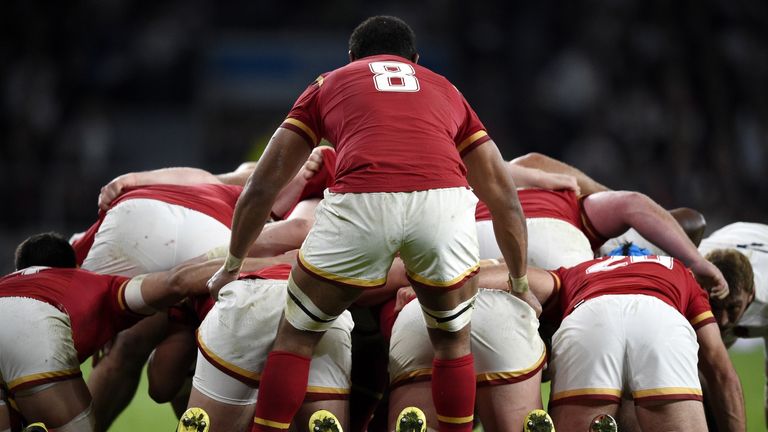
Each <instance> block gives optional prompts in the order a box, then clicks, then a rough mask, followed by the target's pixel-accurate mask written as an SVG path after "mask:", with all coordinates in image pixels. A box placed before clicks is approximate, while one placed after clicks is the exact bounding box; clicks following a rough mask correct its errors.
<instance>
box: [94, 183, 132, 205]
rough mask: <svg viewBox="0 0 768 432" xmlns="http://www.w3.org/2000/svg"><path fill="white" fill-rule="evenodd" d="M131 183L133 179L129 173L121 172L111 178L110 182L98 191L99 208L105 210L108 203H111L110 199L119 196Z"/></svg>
mask: <svg viewBox="0 0 768 432" xmlns="http://www.w3.org/2000/svg"><path fill="white" fill-rule="evenodd" d="M132 185H133V181H132V180H131V176H130V175H129V174H123V175H121V176H119V177H115V178H114V179H112V181H111V182H109V183H107V184H106V185H105V186H103V187H102V188H101V192H100V193H99V209H100V210H104V211H107V210H108V209H109V205H110V204H112V201H114V200H115V198H117V197H119V196H120V194H122V193H123V190H124V189H125V188H127V187H130V186H132Z"/></svg>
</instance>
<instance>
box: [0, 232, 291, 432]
mask: <svg viewBox="0 0 768 432" xmlns="http://www.w3.org/2000/svg"><path fill="white" fill-rule="evenodd" d="M277 262H278V260H277V259H269V260H265V259H258V260H255V259H249V260H248V262H247V264H246V265H247V266H248V267H249V268H248V269H247V270H258V269H260V268H263V267H265V266H267V265H270V264H275V263H277ZM15 265H16V269H17V271H16V272H14V273H11V274H10V275H7V276H5V277H3V278H2V279H0V316H2V317H3V325H2V326H0V376H1V377H2V382H3V384H2V387H4V388H5V389H7V392H8V394H7V397H9V398H13V399H14V401H15V403H16V406H18V408H19V411H20V412H21V414H22V415H23V416H24V417H25V418H26V419H27V420H30V421H42V422H44V423H45V424H46V425H47V426H49V427H52V428H54V429H55V430H58V431H92V430H95V421H96V420H95V418H94V414H93V412H92V408H91V395H90V392H89V391H88V388H87V387H86V385H85V383H84V381H83V379H82V374H81V372H80V363H81V362H83V361H84V360H85V359H87V358H88V357H90V356H91V355H93V354H94V352H95V351H96V350H97V349H99V348H100V347H101V346H102V345H104V344H105V343H106V342H107V341H108V340H110V339H111V338H112V337H114V336H115V335H116V334H117V333H118V332H119V331H121V330H123V329H125V328H128V327H130V326H132V325H134V324H136V323H137V322H138V321H140V320H141V319H142V318H143V317H145V316H147V315H150V314H152V313H154V312H155V311H157V310H159V309H163V308H166V307H168V306H170V305H172V304H174V303H176V302H178V301H179V300H181V299H183V298H185V297H186V296H188V295H195V294H201V293H205V292H207V288H206V287H205V281H206V280H207V279H208V278H209V277H210V275H211V274H213V271H214V270H215V269H216V268H218V267H219V266H220V263H219V262H216V261H212V262H208V263H203V264H196V265H183V266H178V267H176V268H174V269H173V270H171V271H167V272H157V273H148V274H143V275H137V276H135V277H133V278H128V277H123V276H114V275H98V274H95V273H92V272H89V271H86V270H81V269H78V268H76V258H75V252H74V250H73V249H72V247H71V246H70V244H69V243H68V242H67V240H66V239H64V238H63V237H61V236H59V235H56V234H53V233H45V234H38V235H34V236H32V237H30V238H28V239H27V240H25V241H24V242H22V243H21V244H20V245H19V247H18V248H17V250H16V256H15ZM244 269H245V267H244ZM3 408H5V409H3ZM0 411H4V413H3V415H0V420H1V421H4V422H6V423H5V424H3V423H0V430H5V429H8V428H9V424H8V423H7V419H8V413H7V406H6V407H0Z"/></svg>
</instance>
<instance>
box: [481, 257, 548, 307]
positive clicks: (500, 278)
mask: <svg viewBox="0 0 768 432" xmlns="http://www.w3.org/2000/svg"><path fill="white" fill-rule="evenodd" d="M479 277H480V280H479V281H478V286H481V287H483V288H488V289H497V290H502V291H509V282H508V280H509V279H508V274H507V267H506V266H505V265H504V264H503V263H501V264H497V263H493V262H490V260H481V261H480V276H479ZM528 284H529V286H530V288H531V292H533V295H535V296H536V299H537V300H538V301H539V303H541V304H544V303H546V302H547V300H548V299H549V297H550V296H552V295H553V294H554V293H555V289H556V286H555V281H554V279H553V278H552V275H551V274H550V273H549V272H548V271H546V270H542V269H540V268H537V267H530V266H529V267H528Z"/></svg>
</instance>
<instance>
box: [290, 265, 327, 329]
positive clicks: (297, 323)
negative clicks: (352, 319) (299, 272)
mask: <svg viewBox="0 0 768 432" xmlns="http://www.w3.org/2000/svg"><path fill="white" fill-rule="evenodd" d="M336 318H338V315H336V316H333V315H328V314H326V313H325V312H323V311H321V310H320V308H318V307H317V306H315V304H314V303H312V300H310V299H309V297H307V295H306V294H304V293H303V292H302V291H301V289H300V288H299V287H298V286H297V285H296V283H295V282H294V281H293V278H288V299H287V301H286V305H285V319H286V320H288V322H289V323H291V325H292V326H294V327H295V328H297V329H299V330H306V331H313V332H324V331H326V330H328V329H329V328H331V326H332V325H333V322H334V321H335V320H336Z"/></svg>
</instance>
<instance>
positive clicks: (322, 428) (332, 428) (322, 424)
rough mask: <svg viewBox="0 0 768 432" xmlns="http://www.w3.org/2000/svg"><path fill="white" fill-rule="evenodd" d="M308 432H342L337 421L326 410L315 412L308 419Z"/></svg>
mask: <svg viewBox="0 0 768 432" xmlns="http://www.w3.org/2000/svg"><path fill="white" fill-rule="evenodd" d="M309 432H344V431H343V429H342V428H341V423H340V422H339V419H337V418H336V416H335V415H333V413H332V412H330V411H326V410H318V411H315V412H314V413H313V414H312V416H310V417H309Z"/></svg>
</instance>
